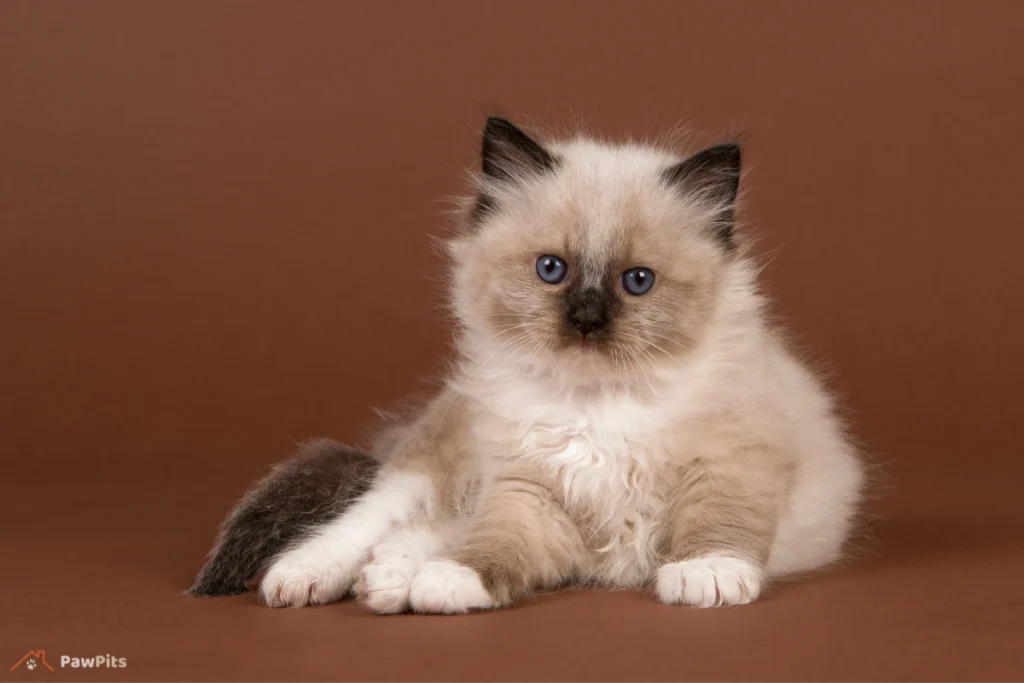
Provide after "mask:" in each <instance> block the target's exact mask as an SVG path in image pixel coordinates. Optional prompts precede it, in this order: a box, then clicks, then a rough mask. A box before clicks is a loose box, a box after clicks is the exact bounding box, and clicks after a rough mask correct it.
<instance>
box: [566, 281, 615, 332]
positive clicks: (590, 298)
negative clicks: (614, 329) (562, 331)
mask: <svg viewBox="0 0 1024 683" xmlns="http://www.w3.org/2000/svg"><path fill="white" fill-rule="evenodd" d="M566 317H567V319H568V321H569V325H571V326H572V327H573V328H575V329H576V330H578V331H579V333H580V334H582V335H583V336H584V337H586V336H589V335H591V334H593V333H594V332H597V331H598V330H600V329H602V328H604V327H606V326H607V325H608V306H607V305H606V303H605V301H604V296H603V295H602V293H601V292H600V291H598V290H596V289H589V290H584V291H582V292H579V293H578V294H576V295H575V296H573V297H572V298H571V299H570V301H569V306H568V310H567V314H566Z"/></svg>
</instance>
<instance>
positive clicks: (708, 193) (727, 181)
mask: <svg viewBox="0 0 1024 683" xmlns="http://www.w3.org/2000/svg"><path fill="white" fill-rule="evenodd" d="M665 180H666V181H667V182H668V183H669V184H670V185H671V186H673V187H675V188H677V189H678V190H679V191H680V192H682V193H684V194H686V195H688V196H697V197H700V198H701V199H702V200H703V201H707V202H709V203H711V204H714V205H717V206H720V207H721V210H720V211H719V212H718V213H717V214H716V215H715V217H714V224H713V226H712V230H713V231H714V234H715V237H716V238H718V239H719V240H720V241H721V242H722V244H723V245H724V246H725V247H726V248H728V249H732V248H733V246H734V245H733V241H732V231H733V223H734V221H735V211H736V193H737V192H738V191H739V186H740V146H739V145H737V144H734V143H728V144H724V145H716V146H715V147H710V148H708V149H705V150H704V151H703V152H697V153H696V154H694V155H693V156H692V157H690V158H689V159H687V160H686V161H682V162H680V163H678V164H676V165H675V166H672V167H671V168H669V169H666V170H665Z"/></svg>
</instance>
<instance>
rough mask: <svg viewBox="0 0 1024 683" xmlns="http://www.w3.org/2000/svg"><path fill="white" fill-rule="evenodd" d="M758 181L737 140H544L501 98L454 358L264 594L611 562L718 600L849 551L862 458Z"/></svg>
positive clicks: (457, 253) (667, 586)
mask: <svg viewBox="0 0 1024 683" xmlns="http://www.w3.org/2000/svg"><path fill="white" fill-rule="evenodd" d="M738 181H739V148H738V147H736V146H734V145H722V146H718V147H713V148H710V149H708V150H705V151H703V152H700V153H698V154H696V155H693V156H691V157H687V158H683V157H678V156H675V155H674V154H672V153H671V152H666V151H663V150H660V149H657V148H653V147H648V146H643V145H609V144H604V143H598V142H595V141H593V140H589V139H585V138H579V139H575V140H570V141H568V142H561V143H559V142H548V143H546V144H544V145H541V144H540V143H538V142H536V141H535V140H533V139H532V138H530V137H529V136H527V135H526V134H525V133H524V132H522V131H521V130H519V129H518V128H516V127H515V126H513V125H512V124H511V123H509V122H507V121H505V120H502V119H490V120H489V121H488V125H487V129H486V130H485V134H484V145H483V175H482V176H481V177H480V179H479V183H478V187H477V193H476V195H475V197H474V199H473V201H472V203H471V204H469V205H467V211H466V220H465V224H464V225H463V226H462V230H461V231H460V232H459V233H458V234H457V235H456V236H455V237H454V238H453V239H452V240H450V241H449V243H448V254H449V257H450V260H451V272H452V278H451V298H452V309H453V312H454V313H455V316H456V319H457V322H458V332H457V336H456V344H455V346H456V363H455V365H454V368H453V371H452V373H451V375H450V377H449V378H448V379H447V381H446V383H445V386H444V388H443V389H442V390H441V391H440V393H439V394H438V395H437V396H436V397H435V398H434V399H433V400H432V401H430V402H429V403H428V404H427V405H426V406H425V407H424V408H423V409H422V410H421V411H420V412H419V413H417V414H416V415H414V416H413V417H412V419H410V420H409V421H407V422H400V423H398V424H395V425H393V426H392V427H391V428H389V430H388V431H387V432H386V437H385V438H384V439H382V440H381V442H380V443H379V445H378V447H377V448H376V449H375V452H374V453H375V456H376V457H377V458H378V459H379V460H380V462H381V464H380V468H379V471H378V472H377V475H376V479H375V481H374V483H373V485H372V486H371V487H370V488H369V490H368V491H366V492H365V493H364V494H362V495H361V496H360V497H359V498H358V499H357V500H355V501H354V502H352V504H351V505H350V506H348V507H347V508H346V509H345V510H344V511H343V512H341V513H340V514H339V515H338V516H337V517H336V518H335V519H333V520H332V521H330V522H328V523H326V524H324V525H323V526H321V527H319V528H317V529H316V530H315V531H313V532H312V533H310V534H308V535H306V536H305V537H304V538H303V539H302V540H301V541H300V542H298V543H295V544H293V545H292V546H291V547H290V548H289V549H288V550H287V551H285V552H284V553H282V554H281V555H279V556H278V557H277V558H276V559H275V560H274V562H273V563H272V564H271V566H270V568H269V570H268V571H267V572H266V575H265V576H264V577H263V580H262V583H261V586H260V591H261V595H262V598H263V600H264V601H265V602H266V603H267V604H268V605H271V606H302V605H306V604H316V603H324V602H329V601H333V600H337V599H340V598H342V597H344V596H345V595H347V594H349V593H350V592H354V593H355V594H356V595H357V596H358V597H360V599H362V600H363V601H364V603H365V604H366V605H367V606H368V607H369V608H371V609H372V610H374V611H377V612H380V613H391V612H400V611H406V610H410V609H411V610H414V611H419V612H430V613H459V612H467V611H472V610H477V609H490V608H495V607H500V606H503V605H508V604H511V603H514V602H516V601H517V600H519V599H521V598H522V597H524V596H526V595H528V594H530V593H531V592H535V591H539V590H549V589H554V588H557V587H560V586H565V585H599V586H608V587H619V588H645V587H651V588H653V590H654V593H655V595H656V597H657V598H658V599H659V600H661V601H663V602H668V603H677V604H687V605H694V606H702V607H707V606H716V605H729V604H742V603H746V602H750V601H752V600H754V599H756V598H757V597H758V595H759V594H760V593H761V592H762V590H763V589H764V587H765V585H766V582H767V581H768V580H769V579H770V578H773V577H781V576H786V575H790V574H794V573H797V572H803V571H806V570H811V569H815V568H818V567H821V566H824V565H827V564H828V563H830V562H832V561H834V560H836V559H837V558H838V557H839V556H840V553H841V551H842V548H843V544H844V542H845V540H846V539H847V536H848V535H849V532H850V527H851V524H852V523H853V520H854V515H855V512H856V508H857V504H858V500H859V497H860V493H861V489H862V485H863V471H862V465H861V463H860V460H859V458H858V456H857V453H856V451H855V449H854V448H853V447H852V446H851V445H850V443H849V441H848V440H847V438H846V436H845V435H844V433H843V429H842V427H841V425H840V423H839V421H838V420H837V418H836V417H835V415H834V413H833V407H832V401H831V399H830V397H829V395H828V394H827V392H826V391H825V390H824V389H823V388H822V386H821V385H820V384H819V382H818V381H817V379H816V378H815V377H814V376H813V374H812V373H811V372H810V371H809V370H808V369H807V368H806V367H805V366H804V365H803V364H802V363H801V362H799V361H798V360H797V359H796V358H795V357H794V356H793V355H792V353H791V352H790V351H789V350H788V348H787V345H786V343H785V341H784V339H783V338H782V337H781V335H780V333H779V332H778V331H777V330H776V329H774V328H773V327H772V326H771V325H770V324H769V322H768V321H767V320H766V317H765V312H764V301H763V298H762V297H761V296H760V294H759V293H758V290H757V283H756V276H757V273H758V270H757V268H756V266H755V264H754V263H753V261H752V260H750V259H749V258H748V257H747V256H746V255H745V254H744V253H743V250H742V249H741V248H739V247H738V246H737V244H736V243H735V238H734V235H733V214H734V210H735V200H736V191H737V186H738Z"/></svg>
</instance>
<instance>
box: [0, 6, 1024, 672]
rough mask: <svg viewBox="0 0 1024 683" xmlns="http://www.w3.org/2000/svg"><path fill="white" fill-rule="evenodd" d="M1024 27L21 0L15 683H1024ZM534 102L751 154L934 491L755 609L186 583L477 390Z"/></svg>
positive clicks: (9, 432)
mask: <svg viewBox="0 0 1024 683" xmlns="http://www.w3.org/2000/svg"><path fill="white" fill-rule="evenodd" d="M1022 35H1024V3H1020V2H1012V1H1007V2H996V1H989V2H978V3H968V2H966V1H965V2H950V1H945V2H924V1H922V2H895V3H893V2H857V3H853V2H847V3H817V2H809V1H808V2H795V1H794V2H789V1H787V2H782V1H773V2H728V3H712V2H668V1H666V2H638V1H636V0H633V1H632V2H629V3H627V2H611V1H600V2H596V1H595V2H582V1H581V2H536V1H533V0H519V1H518V2H470V1H468V0H466V1H454V0H444V1H440V0H439V1H435V2H428V1H426V0H423V1H419V2H416V1H411V0H408V1H404V2H371V1H359V2H355V1H347V2H342V1H336V2H326V1H324V2H309V1H303V2H284V1H283V0H282V1H281V2H226V1H221V0H217V1H209V0H204V1H201V2H200V1H191V2H179V1H171V0H152V1H147V2H127V1H126V2H107V1H103V2H100V1H93V2H77V3H76V2H13V1H11V0H7V1H6V2H3V3H0V143H2V144H0V358H2V362H3V365H2V368H3V370H2V377H0V449H2V462H0V482H2V485H3V490H2V491H0V506H2V509H0V514H2V519H3V520H4V522H3V523H2V526H3V528H4V531H3V535H2V544H3V545H2V547H0V558H2V562H0V585H2V586H3V589H2V600H3V607H0V629H2V630H3V633H2V635H0V643H2V651H0V665H4V666H6V664H7V662H6V660H5V659H4V658H7V659H10V660H11V663H12V664H13V663H14V662H15V661H16V660H17V659H18V658H19V657H20V656H21V655H22V654H23V653H24V651H25V650H28V649H37V648H45V649H46V651H47V653H48V657H49V659H50V660H51V664H53V665H54V666H55V668H56V669H57V671H56V672H54V673H49V672H47V671H45V670H44V671H41V672H40V671H36V672H33V673H32V674H28V673H26V672H24V671H19V672H15V673H11V674H9V675H10V677H11V678H12V679H15V678H18V677H19V676H21V677H26V678H27V677H33V679H39V680H45V679H46V678H47V677H50V678H60V679H65V680H94V679H111V680H128V679H139V680H192V679H203V680H213V679H240V678H248V679H267V680H286V679H302V680H325V679H334V678H349V679H394V678H431V679H527V678H541V679H634V678H635V679H646V680H655V679H657V680H666V679H683V678H700V679H736V678H755V679H768V678H771V679H777V678H783V679H785V678H814V679H825V678H827V679H866V678H872V679H896V678H915V679H933V680H934V679H1017V680H1020V679H1022V678H1024V665H1022V655H1020V654H1019V645H1020V643H1021V642H1024V589H1022V588H1021V585H1022V584H1021V581H1020V578H1021V576H1022V573H1024V550H1022V540H1021V539H1024V510H1022V507H1024V506H1022V503H1021V502H1020V498H1019V493H1018V492H1019V488H1020V482H1021V476H1022V474H1024V466H1022V465H1021V456H1022V453H1021V448H1020V446H1019V441H1018V439H1016V438H1015V437H1016V435H1017V432H1018V428H1017V422H1018V421H1019V418H1020V414H1021V401H1020V398H1019V389H1018V388H1019V387H1020V386H1021V385H1022V384H1024V362H1022V360H1021V357H1020V354H1021V350H1022V349H1024V324H1022V322H1021V315H1020V314H1021V308H1022V304H1024V295H1022V292H1024V288H1022V285H1021V281H1020V275H1021V268H1020V265H1019V263H1020V260H1021V257H1022V247H1024V220H1022V219H1024V208H1022V207H1024V204H1022V202H1021V181H1022V180H1024V175H1022V173H1021V171H1020V163H1021V161H1020V160H1021V159H1022V158H1024V134H1022V132H1021V130H1022V122H1024V48H1022ZM492 106H500V107H501V109H502V110H503V111H505V112H507V113H509V114H511V115H513V116H516V117H518V118H519V119H520V120H524V121H527V122H528V121H529V120H531V119H537V120H541V121H545V122H548V123H551V122H554V123H556V124H559V123H566V122H570V121H574V120H577V119H583V120H586V121H588V122H589V124H590V126H591V128H592V129H594V130H596V131H598V132H601V133H608V134H614V135H621V134H624V133H626V132H632V133H638V134H639V133H644V132H649V131H659V130H665V129H667V128H668V127H670V126H672V125H674V124H676V123H678V122H680V121H683V122H689V123H690V124H691V125H692V126H693V127H695V128H697V129H699V130H704V131H707V132H709V133H711V134H721V133H723V132H730V131H746V132H748V133H749V135H750V138H749V145H748V149H749V154H748V158H749V159H750V160H751V162H752V169H753V170H752V173H751V174H750V175H749V177H748V178H749V182H748V185H747V200H748V203H747V210H746V214H745V215H746V220H747V224H748V229H750V230H752V231H754V232H755V233H756V235H757V236H758V238H759V240H760V249H761V250H762V251H763V252H764V253H765V254H768V253H772V254H774V257H773V260H772V261H771V265H770V267H769V268H768V269H767V270H766V273H765V278H766V283H767V286H768V288H769V289H770V291H771V292H772V294H773V295H774V296H775V297H776V299H777V307H776V310H777V312H778V313H779V315H780V316H781V317H783V318H784V319H785V320H786V321H787V323H788V324H789V326H790V328H791V329H792V330H793V331H794V332H796V333H797V335H799V338H800V339H801V340H802V341H803V342H804V343H805V344H806V345H807V346H808V347H809V348H811V349H813V351H814V355H815V357H817V358H821V359H822V360H823V361H824V362H825V363H827V365H828V367H829V368H830V370H831V372H832V375H833V384H834V386H835V387H836V388H837V389H838V390H839V391H841V392H842V393H843V395H844V397H845V404H846V406H847V407H848V409H849V413H850V415H851V417H852V419H853V420H854V423H855V425H856V432H857V434H858V435H859V436H860V437H861V438H862V439H863V440H864V442H865V444H866V445H867V446H868V447H869V449H870V450H871V451H872V452H873V453H874V454H876V456H877V457H878V458H879V459H880V460H882V461H885V462H887V463H888V465H887V468H888V470H889V472H890V473H891V474H892V475H893V477H894V479H895V481H896V486H895V488H894V490H893V492H892V494H891V495H890V496H889V497H888V498H886V499H885V500H883V501H881V502H878V503H877V504H876V505H875V508H876V510H877V511H880V512H883V513H885V514H886V515H887V516H888V519H887V521H885V522H884V523H882V524H881V525H880V526H879V527H878V536H879V539H880V542H879V544H878V546H877V549H876V552H875V554H873V555H869V556H865V557H864V558H861V559H860V560H859V561H858V562H857V563H855V564H854V565H853V566H851V567H850V568H847V569H844V570H841V571H835V572H831V573H827V574H823V575H821V576H818V577H816V578H814V579H813V580H811V581H808V582H806V583H803V584H794V585H786V586H782V587H780V588H779V589H778V590H776V591H775V592H773V594H772V595H771V596H770V597H768V598H767V599H766V600H764V601H763V602H761V603H759V604H757V605H754V606H751V607H747V608H742V609H734V610H724V611H717V612H715V611H711V612H709V611H696V610H685V609H672V608H667V607H662V606H659V605H655V604H653V603H651V602H649V601H648V600H647V599H646V598H645V597H644V596H641V595H633V594H628V593H622V594H573V595H563V596H556V597H550V598H544V599H541V600H538V601H535V602H534V603H532V604H530V605H527V606H524V607H522V608H518V609H514V610H509V611H506V612H501V613H496V614H489V615H479V616H473V617H465V618H445V619H438V618H423V617H399V618H384V619H377V618H371V617H369V616H368V615H364V614H363V612H362V611H361V609H360V608H359V607H358V606H357V605H352V604H346V605H335V606H331V607H325V608H319V609H311V610H299V611H288V612H279V611H275V612H271V611H269V610H265V609H261V608H258V607H257V606H256V604H255V599H254V598H253V597H252V596H242V597H239V598H232V599H225V600H216V601H196V600H188V599H185V598H183V597H180V596H179V595H178V592H179V591H181V590H182V589H184V588H185V587H186V586H187V585H188V582H189V580H190V578H191V576H192V573H193V571H194V570H195V569H196V567H197V566H198V564H199V562H200V560H201V558H202V555H203V553H204V552H205V550H206V549H207V548H208V545H209V542H210V540H211V537H212V533H213V530H214V527H215V525H216V523H217V522H218V521H219V519H220V518H221V516H222V515H223V514H224V513H225V512H226V510H227V508H228V507H229V505H230V503H231V502H232V500H233V499H234V497H235V496H237V495H238V494H239V493H240V492H241V491H242V490H243V489H244V488H245V486H246V485H247V484H248V483H249V482H250V481H251V480H252V479H253V478H254V477H256V476H258V475H259V474H261V473H262V472H263V471H264V469H265V467H266V465H268V464H269V463H271V462H273V461H275V460H277V459H279V458H281V457H282V456H283V455H284V454H285V453H286V452H287V451H288V450H289V449H290V448H291V447H292V444H293V442H294V441H296V440H298V439H302V438H305V437H308V436H312V435H332V436H335V437H337V438H340V439H343V440H353V439H355V438H356V437H357V436H358V434H359V431H358V430H359V427H360V425H362V424H365V422H366V420H367V418H368V417H369V416H370V414H371V413H370V408H371V407H372V406H387V405H389V404H391V403H392V402H394V401H395V400H397V399H399V398H400V397H401V396H403V395H404V394H406V393H407V392H409V391H410V390H412V389H415V388H416V386H417V382H418V380H419V379H420V378H422V377H424V376H429V375H430V373H431V372H432V371H434V370H435V369H436V368H437V367H438V365H439V362H440V360H441V358H442V356H443V353H444V349H445V340H446V334H447V333H446V329H445V326H444V325H445V324H444V316H443V315H442V313H441V311H440V310H439V309H437V308H436V307H437V306H438V305H439V304H440V303H441V293H442V291H443V284H442V282H441V280H442V279H443V270H442V269H441V268H440V267H441V266H443V264H442V263H441V262H440V260H439V259H438V258H437V257H436V256H435V255H434V254H433V252H432V251H431V247H430V241H429V235H431V234H437V233H438V232H439V231H440V230H441V229H442V228H443V226H444V217H443V209H444V205H443V204H442V203H439V202H438V198H440V197H443V196H445V195H452V194H454V193H456V192H458V191H460V189H461V187H462V175H461V174H462V171H463V169H464V168H466V167H468V166H470V165H472V164H473V163H475V161H476V153H477V145H478V131H479V129H480V128H481V126H482V122H483V115H482V111H483V110H484V109H486V108H489V107H492ZM101 652H102V653H107V652H109V653H111V654H114V655H117V656H124V657H126V658H127V659H128V667H127V668H126V669H124V670H109V671H99V672H83V671H75V670H69V669H61V668H60V667H59V657H60V655H62V654H67V655H73V656H84V655H94V654H97V653H101ZM53 660H57V661H53ZM4 672H5V674H4V675H7V674H6V669H4Z"/></svg>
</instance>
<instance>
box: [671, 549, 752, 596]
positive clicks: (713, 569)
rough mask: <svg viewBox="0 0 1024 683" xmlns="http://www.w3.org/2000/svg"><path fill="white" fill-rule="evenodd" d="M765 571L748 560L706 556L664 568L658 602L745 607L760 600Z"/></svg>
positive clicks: (725, 556) (724, 556)
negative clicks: (758, 598)
mask: <svg viewBox="0 0 1024 683" xmlns="http://www.w3.org/2000/svg"><path fill="white" fill-rule="evenodd" d="M763 583H764V572H763V571H762V570H761V568H760V567H758V566H757V565H754V564H752V563H750V562H748V561H746V560H741V559H739V558H735V557H730V556H728V555H706V556H704V557H697V558H694V559H692V560H684V561H683V562H673V563H671V564H666V565H663V566H662V567H661V568H660V569H659V570H658V584H657V588H656V589H657V592H658V599H659V600H661V601H662V602H667V603H671V604H683V605H692V606H693V607H721V606H723V605H745V604H746V603H748V602H753V601H754V600H757V597H758V596H759V595H760V594H761V585H762V584H763Z"/></svg>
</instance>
